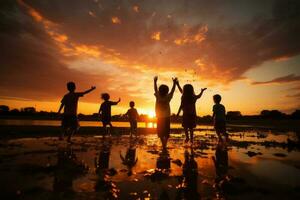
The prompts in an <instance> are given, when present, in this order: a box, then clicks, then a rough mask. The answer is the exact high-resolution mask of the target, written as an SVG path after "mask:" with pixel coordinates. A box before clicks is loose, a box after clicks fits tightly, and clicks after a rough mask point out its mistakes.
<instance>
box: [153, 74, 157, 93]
mask: <svg viewBox="0 0 300 200" xmlns="http://www.w3.org/2000/svg"><path fill="white" fill-rule="evenodd" d="M157 80H158V77H157V76H155V77H154V79H153V82H154V93H155V94H156V93H157V91H158V90H157Z"/></svg>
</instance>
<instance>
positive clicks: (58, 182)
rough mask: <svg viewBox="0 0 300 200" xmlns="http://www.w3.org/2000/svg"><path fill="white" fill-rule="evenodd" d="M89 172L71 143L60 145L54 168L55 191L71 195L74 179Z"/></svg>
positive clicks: (61, 195)
mask: <svg viewBox="0 0 300 200" xmlns="http://www.w3.org/2000/svg"><path fill="white" fill-rule="evenodd" d="M87 172H88V167H86V166H85V164H84V163H82V162H80V161H79V160H78V159H77V156H76V154H75V152H74V151H73V148H72V146H71V145H67V146H64V147H59V148H58V152H57V163H56V165H55V170H54V182H53V191H54V192H55V194H57V195H59V196H60V197H64V196H70V195H72V193H73V192H74V191H73V181H74V180H75V179H77V178H79V177H80V176H82V175H84V174H86V173H87Z"/></svg>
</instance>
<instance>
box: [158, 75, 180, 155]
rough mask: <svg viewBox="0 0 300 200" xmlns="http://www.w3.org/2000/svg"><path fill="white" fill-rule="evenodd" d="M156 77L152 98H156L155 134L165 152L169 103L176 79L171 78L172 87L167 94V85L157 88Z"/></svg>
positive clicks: (169, 112) (169, 110)
mask: <svg viewBox="0 0 300 200" xmlns="http://www.w3.org/2000/svg"><path fill="white" fill-rule="evenodd" d="M157 80H158V77H157V76H155V77H154V96H155V97H156V103H155V112H156V118H157V134H158V137H159V138H160V140H161V143H162V147H163V150H164V151H165V150H167V143H168V139H169V136H170V115H171V109H170V101H171V99H172V97H173V94H174V91H175V87H176V82H177V78H173V87H172V89H171V92H170V93H169V87H168V86H167V85H160V86H159V88H157Z"/></svg>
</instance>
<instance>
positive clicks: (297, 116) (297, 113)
mask: <svg viewBox="0 0 300 200" xmlns="http://www.w3.org/2000/svg"><path fill="white" fill-rule="evenodd" d="M291 118H292V119H300V110H295V111H294V112H293V113H292V114H291Z"/></svg>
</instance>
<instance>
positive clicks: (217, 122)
mask: <svg viewBox="0 0 300 200" xmlns="http://www.w3.org/2000/svg"><path fill="white" fill-rule="evenodd" d="M221 99H222V97H221V96H220V95H219V94H216V95H214V96H213V100H214V102H215V105H214V106H213V120H214V127H215V130H216V133H217V135H218V137H219V139H220V140H221V139H222V135H224V136H225V137H226V139H228V134H227V133H226V116H225V113H226V111H225V107H224V106H223V105H222V104H220V102H221Z"/></svg>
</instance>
